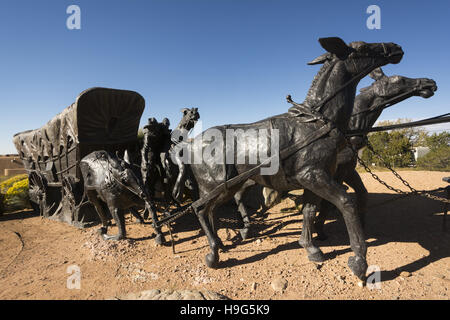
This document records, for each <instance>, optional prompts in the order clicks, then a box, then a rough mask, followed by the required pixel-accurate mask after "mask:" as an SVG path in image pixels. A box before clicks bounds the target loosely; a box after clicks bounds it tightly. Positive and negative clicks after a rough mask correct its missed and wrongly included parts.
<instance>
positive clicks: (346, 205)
mask: <svg viewBox="0 0 450 320" xmlns="http://www.w3.org/2000/svg"><path fill="white" fill-rule="evenodd" d="M297 179H298V182H299V183H300V184H302V185H303V186H304V187H305V188H306V189H309V190H311V191H312V192H314V193H315V194H316V195H318V196H319V197H321V198H323V199H325V200H327V201H329V202H331V203H332V204H334V205H335V206H336V207H337V208H338V209H339V211H340V212H341V213H342V215H343V217H344V221H345V224H346V226H347V232H348V235H349V238H350V246H351V249H352V251H353V252H354V254H355V256H351V257H350V258H349V259H348V266H349V267H350V269H351V270H352V272H353V274H355V275H356V276H357V277H358V278H360V279H361V280H364V279H365V274H366V271H367V262H366V253H367V246H366V242H365V238H364V232H363V229H362V226H361V221H360V220H359V216H358V212H357V208H356V205H355V203H354V199H353V198H352V197H351V196H350V195H349V194H348V193H347V192H346V191H345V189H344V188H343V186H342V185H340V184H339V183H337V182H336V181H335V180H333V179H332V177H331V176H330V175H328V174H327V173H326V172H325V171H324V170H321V169H312V168H308V170H305V171H303V172H301V173H300V174H298V175H297Z"/></svg>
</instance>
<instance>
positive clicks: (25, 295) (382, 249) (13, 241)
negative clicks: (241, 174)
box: [0, 171, 450, 300]
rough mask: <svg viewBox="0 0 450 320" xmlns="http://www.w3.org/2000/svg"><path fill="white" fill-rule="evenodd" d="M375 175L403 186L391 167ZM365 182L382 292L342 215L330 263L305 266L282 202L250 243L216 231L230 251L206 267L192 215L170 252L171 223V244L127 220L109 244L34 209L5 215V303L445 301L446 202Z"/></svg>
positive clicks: (427, 180)
mask: <svg viewBox="0 0 450 320" xmlns="http://www.w3.org/2000/svg"><path fill="white" fill-rule="evenodd" d="M401 174H402V176H404V177H405V178H406V179H407V180H408V181H410V183H411V184H412V185H413V186H414V187H415V188H417V189H432V188H436V187H441V186H446V183H444V182H443V181H442V177H444V176H450V172H424V171H402V172H401ZM379 176H380V177H381V178H382V179H385V180H387V181H388V182H389V183H391V184H393V185H394V186H396V187H400V188H403V190H406V189H405V187H404V186H403V185H402V184H401V183H399V182H398V181H396V180H395V178H394V177H393V176H392V174H391V173H389V172H380V173H379ZM362 178H363V181H364V183H365V185H366V186H367V188H368V190H369V192H370V198H369V206H370V207H371V209H370V210H369V212H368V214H367V225H366V238H367V243H368V253H367V261H368V263H369V265H372V266H374V267H373V268H375V269H374V270H376V268H379V270H380V273H379V274H378V275H379V276H380V280H381V281H380V282H379V288H372V289H371V288H369V287H367V286H366V287H362V286H360V285H359V284H358V283H359V281H358V279H356V277H354V276H353V275H352V274H351V271H350V270H349V268H348V267H347V259H348V257H349V256H351V255H352V254H351V250H350V248H349V243H348V236H347V232H346V229H345V225H344V223H343V220H342V218H341V217H340V216H338V215H336V216H333V217H330V220H329V221H328V222H327V224H326V226H325V228H326V231H327V233H328V235H329V238H328V239H327V240H325V241H320V242H319V241H316V243H317V244H319V245H320V247H321V249H322V250H323V252H324V254H325V256H326V258H327V261H325V263H323V264H322V265H317V264H314V263H311V262H309V261H308V259H307V255H306V252H305V251H304V250H303V249H302V248H300V247H299V245H298V242H297V240H298V238H299V236H300V232H301V226H302V216H301V215H300V214H298V213H297V210H295V207H294V202H293V201H292V200H290V199H286V200H284V201H283V202H282V203H280V204H278V205H276V206H274V207H273V208H271V209H270V210H268V211H267V212H264V213H261V212H259V213H254V214H253V215H252V218H253V220H254V221H261V220H264V221H266V222H268V223H269V224H255V225H254V226H253V227H254V228H253V230H254V231H255V233H256V235H255V237H253V238H251V239H248V240H246V241H241V240H240V238H239V235H238V234H237V233H236V231H235V229H232V228H235V227H236V225H233V224H227V223H226V222H221V224H220V225H221V229H220V230H219V236H220V237H221V239H222V241H223V242H224V244H225V245H226V250H225V251H224V252H221V254H220V260H221V264H220V268H219V269H215V270H213V269H208V268H207V267H206V266H205V263H204V257H205V254H206V253H208V250H209V248H208V246H207V241H206V237H205V236H204V235H202V234H201V232H200V229H199V224H198V222H197V220H196V218H195V217H194V216H191V215H187V216H184V217H183V218H181V219H179V220H178V221H177V222H176V224H175V225H174V231H175V234H176V246H175V250H176V253H175V254H173V253H172V247H171V246H170V237H169V234H168V231H167V229H163V231H164V232H165V234H166V239H167V240H168V245H167V246H162V247H161V246H156V245H155V243H154V241H153V237H154V235H153V231H152V228H151V226H150V225H139V224H136V222H135V221H131V218H130V217H128V218H127V231H128V235H129V237H130V239H129V240H123V241H119V242H105V241H103V240H101V239H100V238H99V236H98V235H97V233H96V230H97V228H98V227H93V228H89V229H84V230H80V229H76V228H74V227H72V226H69V225H66V224H64V223H60V222H55V221H51V220H47V219H41V218H40V217H38V216H35V215H33V214H32V213H31V212H29V211H24V212H16V213H10V214H6V215H4V216H2V217H0V299H108V298H113V297H117V296H121V295H124V294H127V293H130V292H139V291H142V290H151V289H160V290H167V289H169V290H184V289H197V290H210V291H213V292H217V293H220V294H222V295H225V296H226V297H228V298H231V299H251V300H254V299H446V300H447V299H449V297H450V226H449V228H448V229H449V230H448V231H447V233H444V232H443V231H442V220H443V207H444V205H443V204H442V203H439V202H436V201H432V200H428V199H425V198H421V197H418V196H414V197H408V198H404V199H400V200H397V201H394V202H388V203H386V204H384V205H379V204H380V203H381V202H383V201H385V200H388V199H392V198H394V197H396V195H393V194H392V193H391V192H390V191H389V190H387V189H386V188H385V187H383V186H382V185H380V184H379V183H378V182H376V181H375V180H373V179H372V178H371V177H370V176H369V175H368V174H366V173H364V174H362ZM441 195H442V193H441ZM377 204H378V206H377ZM222 211H224V210H222ZM221 217H226V218H237V212H235V211H234V210H230V209H228V210H225V212H222V215H221ZM448 224H450V222H449V223H448ZM226 227H230V229H228V232H227V228H226ZM116 231H117V229H116V228H115V227H113V228H111V229H110V233H115V232H116ZM227 237H228V238H227ZM73 266H77V267H78V268H79V270H80V272H81V281H80V286H81V287H80V289H76V288H75V289H68V287H67V282H68V279H71V278H70V277H71V272H73V269H72V268H73ZM71 270H72V271H71ZM69 282H70V281H69Z"/></svg>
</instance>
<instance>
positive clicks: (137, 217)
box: [130, 208, 144, 224]
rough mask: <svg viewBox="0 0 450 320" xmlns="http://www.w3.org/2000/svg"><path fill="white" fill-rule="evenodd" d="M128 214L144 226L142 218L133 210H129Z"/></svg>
mask: <svg viewBox="0 0 450 320" xmlns="http://www.w3.org/2000/svg"><path fill="white" fill-rule="evenodd" d="M130 213H131V214H132V215H133V217H135V218H136V219H137V220H138V221H139V223H140V224H144V218H142V216H141V215H140V214H139V212H137V210H136V209H135V208H130Z"/></svg>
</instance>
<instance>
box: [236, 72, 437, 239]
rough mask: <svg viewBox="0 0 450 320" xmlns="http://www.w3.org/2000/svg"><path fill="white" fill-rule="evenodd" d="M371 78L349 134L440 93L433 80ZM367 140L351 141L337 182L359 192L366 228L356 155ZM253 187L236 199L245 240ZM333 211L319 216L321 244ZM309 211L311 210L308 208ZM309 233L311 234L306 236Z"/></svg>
mask: <svg viewBox="0 0 450 320" xmlns="http://www.w3.org/2000/svg"><path fill="white" fill-rule="evenodd" d="M369 76H370V77H371V78H372V79H374V80H375V81H374V82H373V83H372V84H371V85H370V86H369V87H366V88H362V89H361V90H360V91H361V93H360V94H359V95H357V96H356V98H355V103H354V107H353V112H352V115H351V117H350V121H349V124H348V130H350V131H354V130H357V131H362V132H365V131H367V130H368V129H370V128H372V126H373V125H374V124H375V122H376V121H377V119H378V118H379V116H380V114H381V112H382V111H383V109H384V108H386V107H390V106H393V105H394V104H397V103H399V102H401V101H403V100H405V99H408V98H410V97H412V96H420V97H423V98H429V97H431V96H433V95H434V91H436V90H437V86H436V82H435V81H434V80H432V79H427V78H417V79H412V78H407V77H403V76H398V75H394V76H390V77H388V76H386V75H385V74H384V73H383V71H382V69H381V68H377V69H375V70H374V71H372V72H371V73H370V74H369ZM366 137H367V135H359V136H352V137H350V138H349V139H348V142H349V145H348V146H347V147H345V148H344V149H343V150H341V151H340V152H339V153H338V156H337V170H336V173H335V179H336V180H337V181H339V182H341V183H342V182H345V183H346V184H348V185H349V186H350V187H352V188H353V190H355V195H356V204H357V208H358V212H359V215H360V218H361V222H362V224H363V226H364V215H365V211H366V206H367V189H366V188H365V187H364V184H363V182H362V180H361V178H360V176H359V174H358V173H357V172H356V170H355V168H356V162H357V158H356V154H355V152H356V151H357V150H360V149H362V148H363V147H364V146H365V139H366ZM253 185H255V182H254V181H252V180H249V181H247V182H246V183H245V184H244V186H243V188H242V189H241V190H239V192H238V193H236V195H235V199H239V201H237V205H238V210H239V212H240V213H241V216H242V218H243V221H244V228H243V229H241V230H239V231H240V234H241V236H242V238H243V239H245V238H246V237H247V235H248V232H249V226H250V220H249V218H248V213H247V209H246V206H245V204H244V203H243V201H242V200H241V199H242V195H243V193H244V192H245V191H246V189H248V188H249V187H251V186H253ZM265 189H266V190H264V189H263V190H262V191H263V192H264V191H266V194H268V193H269V192H271V193H272V194H273V195H272V196H273V197H278V196H279V195H278V194H277V192H276V191H274V190H267V188H265ZM307 192H308V191H307ZM306 196H308V195H306ZM266 201H267V199H266ZM333 208H334V207H333V205H332V204H330V203H329V202H323V203H322V204H321V209H320V211H319V214H318V216H317V218H315V220H314V221H315V222H314V229H315V231H316V233H317V239H318V240H325V239H326V238H327V236H326V234H325V233H324V231H323V225H324V222H325V220H326V217H327V215H328V212H329V211H330V210H332V209H333ZM305 210H311V209H310V208H305ZM307 228H310V226H307ZM309 230H310V229H309ZM307 233H308V231H307V232H305V235H306V234H307Z"/></svg>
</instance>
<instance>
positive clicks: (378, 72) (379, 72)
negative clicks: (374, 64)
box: [369, 68, 386, 80]
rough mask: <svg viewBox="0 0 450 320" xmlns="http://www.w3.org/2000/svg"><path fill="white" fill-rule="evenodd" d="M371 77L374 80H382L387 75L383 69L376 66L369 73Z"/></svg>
mask: <svg viewBox="0 0 450 320" xmlns="http://www.w3.org/2000/svg"><path fill="white" fill-rule="evenodd" d="M369 77H371V78H372V79H373V80H380V79H382V78H384V77H386V75H385V74H384V72H383V69H381V68H376V69H374V70H373V71H372V72H371V73H369Z"/></svg>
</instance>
